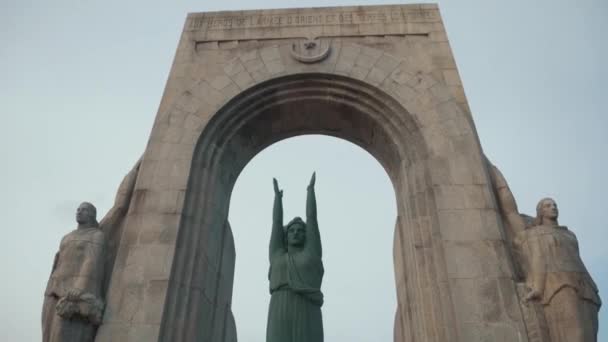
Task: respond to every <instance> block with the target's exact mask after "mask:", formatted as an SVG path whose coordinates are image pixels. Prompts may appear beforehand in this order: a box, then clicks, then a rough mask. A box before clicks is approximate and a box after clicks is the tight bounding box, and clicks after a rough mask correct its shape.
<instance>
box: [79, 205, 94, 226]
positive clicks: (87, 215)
mask: <svg viewBox="0 0 608 342" xmlns="http://www.w3.org/2000/svg"><path fill="white" fill-rule="evenodd" d="M76 222H78V224H79V225H86V226H93V227H96V226H97V225H98V223H97V209H96V208H95V206H94V205H93V204H91V203H89V202H82V203H80V205H79V206H78V209H76Z"/></svg>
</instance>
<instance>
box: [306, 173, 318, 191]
mask: <svg viewBox="0 0 608 342" xmlns="http://www.w3.org/2000/svg"><path fill="white" fill-rule="evenodd" d="M316 179H317V173H316V172H313V173H312V177H310V183H309V184H308V189H314V187H315V181H316Z"/></svg>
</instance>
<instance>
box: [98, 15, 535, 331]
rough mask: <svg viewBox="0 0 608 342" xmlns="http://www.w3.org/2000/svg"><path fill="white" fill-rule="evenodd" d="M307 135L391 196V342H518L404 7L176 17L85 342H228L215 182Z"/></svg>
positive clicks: (466, 132)
mask: <svg viewBox="0 0 608 342" xmlns="http://www.w3.org/2000/svg"><path fill="white" fill-rule="evenodd" d="M301 37H307V38H301ZM302 41H304V42H306V44H301V42H302ZM311 43H312V44H311ZM309 48H310V50H311V51H307V49H309ZM309 133H319V134H326V135H331V136H336V137H339V138H343V139H346V140H348V141H351V142H353V143H355V144H357V145H359V146H361V147H362V148H364V149H365V150H366V151H368V152H369V153H370V154H372V155H373V156H374V157H375V158H376V159H377V160H378V161H379V162H380V163H381V164H382V165H383V167H384V168H385V170H386V171H387V173H388V175H389V177H390V179H391V181H392V183H393V186H394V189H395V194H396V200H397V211H398V220H397V224H396V227H395V235H394V236H395V238H394V267H395V278H396V288H397V293H398V306H399V307H398V310H397V315H396V319H395V341H448V340H449V341H470V340H474V339H475V338H481V337H484V338H489V339H491V340H510V341H511V340H512V341H518V340H521V341H525V340H527V338H526V337H525V336H526V332H525V328H524V323H523V319H522V316H521V312H520V309H519V305H518V299H517V295H516V290H515V282H514V280H513V278H514V272H513V269H512V267H511V264H510V259H509V256H508V253H507V249H506V245H505V242H504V238H503V230H502V223H501V221H500V219H499V216H498V213H497V211H496V204H495V201H494V197H493V193H492V189H491V186H490V181H489V178H488V174H487V170H486V166H485V162H484V159H483V155H482V151H481V147H480V144H479V141H478V138H477V135H476V132H475V127H474V125H473V122H472V120H471V115H470V112H469V110H468V106H467V104H466V99H465V98H464V94H463V90H462V85H461V83H460V80H459V77H458V73H457V71H456V66H455V63H454V60H453V58H452V55H451V52H450V49H449V45H448V43H447V39H446V36H445V31H444V28H443V25H442V23H441V19H440V17H439V13H438V10H437V8H436V6H435V5H405V6H380V7H365V8H360V7H357V8H326V9H308V10H304V9H301V10H276V11H251V12H238V13H223V12H222V13H211V14H192V15H190V16H189V17H188V20H187V22H186V26H185V29H184V32H183V35H182V39H181V41H180V45H179V47H178V51H177V54H176V57H175V62H174V65H173V67H172V70H171V74H170V77H169V80H168V83H167V87H166V90H165V94H164V96H163V100H162V102H161V105H160V108H159V113H158V115H157V119H156V121H155V124H154V128H153V130H152V134H151V138H150V141H149V144H148V147H147V150H146V153H145V155H144V157H143V162H142V165H141V168H140V172H139V175H138V180H137V184H136V187H135V192H134V195H133V196H134V197H133V200H132V202H131V208H130V211H129V215H128V217H127V220H126V223H125V225H124V232H122V238H121V239H120V245H119V247H118V251H117V257H116V262H115V265H114V269H113V273H112V279H111V282H110V289H109V292H108V299H107V301H108V304H107V309H106V314H105V317H104V324H103V325H102V326H101V328H100V330H99V333H98V336H97V341H115V340H119V339H117V338H116V336H125V339H129V340H130V339H131V338H132V339H135V338H140V339H144V340H150V341H152V340H158V341H234V340H235V336H234V332H235V327H234V321H233V319H232V315H231V312H230V301H231V295H232V277H233V267H234V255H235V251H234V245H233V241H232V233H231V230H230V225H229V223H228V222H227V213H228V204H229V200H230V194H231V191H232V187H233V185H234V182H235V180H236V178H237V176H238V174H239V172H240V171H241V169H242V168H243V167H244V166H245V164H246V163H247V162H248V161H249V160H250V159H251V158H252V157H253V156H254V155H255V154H256V153H257V152H259V151H260V150H262V149H263V148H264V147H266V146H268V145H270V144H272V143H274V142H276V141H279V140H281V139H285V138H288V137H292V136H296V135H300V134H309ZM387 290H388V289H387ZM486 304H491V305H486Z"/></svg>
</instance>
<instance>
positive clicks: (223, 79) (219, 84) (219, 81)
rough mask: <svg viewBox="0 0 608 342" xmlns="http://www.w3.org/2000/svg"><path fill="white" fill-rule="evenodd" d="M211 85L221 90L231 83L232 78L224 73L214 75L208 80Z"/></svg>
mask: <svg viewBox="0 0 608 342" xmlns="http://www.w3.org/2000/svg"><path fill="white" fill-rule="evenodd" d="M209 83H210V84H211V86H212V87H213V88H214V89H216V90H222V89H224V88H226V87H227V86H228V85H230V84H231V83H232V80H231V79H230V78H229V77H228V76H226V75H220V76H217V77H215V78H214V79H213V80H211V81H210V82H209Z"/></svg>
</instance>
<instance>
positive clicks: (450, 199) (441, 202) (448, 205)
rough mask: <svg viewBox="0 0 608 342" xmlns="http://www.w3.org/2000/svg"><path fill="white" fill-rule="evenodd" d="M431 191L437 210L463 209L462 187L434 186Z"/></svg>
mask: <svg viewBox="0 0 608 342" xmlns="http://www.w3.org/2000/svg"><path fill="white" fill-rule="evenodd" d="M433 191H434V195H435V201H436V204H437V209H439V210H443V209H465V208H466V206H465V202H464V187H463V186H462V185H434V186H433Z"/></svg>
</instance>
